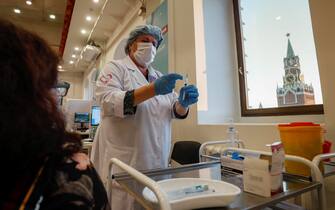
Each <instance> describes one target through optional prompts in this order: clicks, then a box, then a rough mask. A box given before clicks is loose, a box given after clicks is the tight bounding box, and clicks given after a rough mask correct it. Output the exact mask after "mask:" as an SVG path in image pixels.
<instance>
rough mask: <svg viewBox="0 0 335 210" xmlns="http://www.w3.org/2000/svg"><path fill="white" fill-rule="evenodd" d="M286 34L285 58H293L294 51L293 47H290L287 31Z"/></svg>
mask: <svg viewBox="0 0 335 210" xmlns="http://www.w3.org/2000/svg"><path fill="white" fill-rule="evenodd" d="M286 36H287V40H288V43H287V55H286V57H287V58H293V57H294V51H293V47H292V45H291V41H290V33H287V34H286Z"/></svg>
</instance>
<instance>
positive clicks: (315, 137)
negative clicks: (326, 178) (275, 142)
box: [278, 122, 323, 176]
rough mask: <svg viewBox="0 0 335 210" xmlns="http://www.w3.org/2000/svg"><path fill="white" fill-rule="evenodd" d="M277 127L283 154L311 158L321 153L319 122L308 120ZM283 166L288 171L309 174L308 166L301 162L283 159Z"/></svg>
mask: <svg viewBox="0 0 335 210" xmlns="http://www.w3.org/2000/svg"><path fill="white" fill-rule="evenodd" d="M278 129H279V132H280V138H281V141H282V143H283V145H284V150H285V154H289V155H296V156H300V157H304V158H306V159H308V160H313V158H314V157H315V156H316V155H318V154H321V153H322V143H323V139H322V137H323V135H322V134H323V132H322V127H321V126H320V125H319V124H314V123H308V122H299V123H290V124H280V125H279V126H278ZM321 167H322V166H321ZM285 168H286V172H288V173H292V174H298V175H303V176H310V169H309V167H307V166H305V165H304V164H301V163H296V162H293V161H285Z"/></svg>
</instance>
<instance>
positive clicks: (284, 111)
mask: <svg viewBox="0 0 335 210" xmlns="http://www.w3.org/2000/svg"><path fill="white" fill-rule="evenodd" d="M233 2H234V17H235V29H236V41H237V53H238V56H237V57H238V71H239V86H240V93H241V94H240V97H241V109H242V110H241V113H242V116H270V115H299V114H322V113H323V106H322V103H323V102H322V94H321V85H320V78H319V70H318V63H317V58H316V50H315V45H314V38H313V30H312V23H311V17H310V11H309V2H308V0H295V1H292V0H233Z"/></svg>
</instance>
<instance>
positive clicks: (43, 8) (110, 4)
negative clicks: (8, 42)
mask: <svg viewBox="0 0 335 210" xmlns="http://www.w3.org/2000/svg"><path fill="white" fill-rule="evenodd" d="M141 1H142V0H99V2H98V3H94V2H93V0H76V1H75V6H74V8H73V13H72V18H71V23H70V27H69V31H68V35H67V40H66V44H65V49H64V53H63V63H62V66H63V69H64V70H66V71H70V72H82V71H85V70H86V68H87V67H88V66H82V65H81V66H79V65H75V64H76V61H78V60H77V59H78V57H79V56H78V55H79V54H80V51H78V52H76V51H75V50H74V47H79V48H80V50H81V49H82V48H83V47H84V46H85V45H86V44H87V42H88V39H89V38H90V39H91V40H94V41H95V42H96V43H98V44H99V45H104V44H105V43H106V42H107V39H108V38H110V37H112V36H114V35H115V34H117V33H118V31H119V30H120V28H122V25H123V24H125V22H126V21H128V19H127V18H128V17H129V14H130V13H131V12H134V9H136V8H138V7H139V5H140V2H141ZM25 2H26V1H25V0H0V18H4V19H8V20H10V21H12V22H14V23H15V24H17V25H20V26H22V27H24V28H26V29H27V30H31V31H34V32H35V33H37V34H38V35H40V36H41V37H43V38H44V39H45V40H46V41H47V42H48V43H49V45H50V46H51V47H52V48H53V49H54V50H55V51H56V52H57V53H58V51H59V46H60V42H61V35H62V30H63V24H64V14H65V10H66V3H67V1H66V0H32V2H33V4H32V5H30V6H29V5H27V4H26V3H25ZM15 8H18V9H20V10H21V14H16V13H14V11H13V10H14V9H15ZM50 14H54V15H56V19H55V20H51V19H50V18H49V15H50ZM87 15H90V16H92V21H91V22H88V21H86V20H85V18H86V16H87ZM82 29H85V30H86V31H87V33H86V34H84V35H83V34H81V32H80V31H81V30H82ZM73 54H75V55H76V56H77V58H72V55H73ZM70 60H73V61H74V64H69V61H70Z"/></svg>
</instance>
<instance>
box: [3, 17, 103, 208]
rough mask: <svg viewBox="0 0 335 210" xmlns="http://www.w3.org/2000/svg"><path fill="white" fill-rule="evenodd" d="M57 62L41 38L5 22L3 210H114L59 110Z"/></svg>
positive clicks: (55, 56)
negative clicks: (56, 88) (111, 209)
mask: <svg viewBox="0 0 335 210" xmlns="http://www.w3.org/2000/svg"><path fill="white" fill-rule="evenodd" d="M58 62H59V59H58V57H57V55H56V54H55V53H54V52H53V51H52V50H51V49H50V48H49V47H48V45H47V44H46V42H45V41H44V40H42V39H41V38H40V37H39V36H37V35H35V34H32V33H31V32H28V31H26V30H24V29H22V28H19V27H16V26H15V25H13V24H12V23H10V22H7V21H5V20H0V95H1V100H0V111H1V112H0V113H1V115H0V139H1V140H0V160H1V177H2V179H1V180H0V209H109V208H110V207H109V204H108V201H107V196H106V192H105V189H104V187H103V185H102V183H101V181H100V178H99V177H98V175H97V173H96V171H95V170H94V168H93V167H92V166H91V164H90V162H89V159H88V157H87V156H86V155H85V154H83V153H81V152H80V151H81V143H80V139H79V138H78V137H77V136H75V135H73V134H71V133H68V132H67V131H66V130H65V121H64V119H63V115H62V113H61V112H60V111H59V110H58V108H57V104H56V97H55V94H54V90H53V87H54V86H55V85H56V83H57V65H58Z"/></svg>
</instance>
